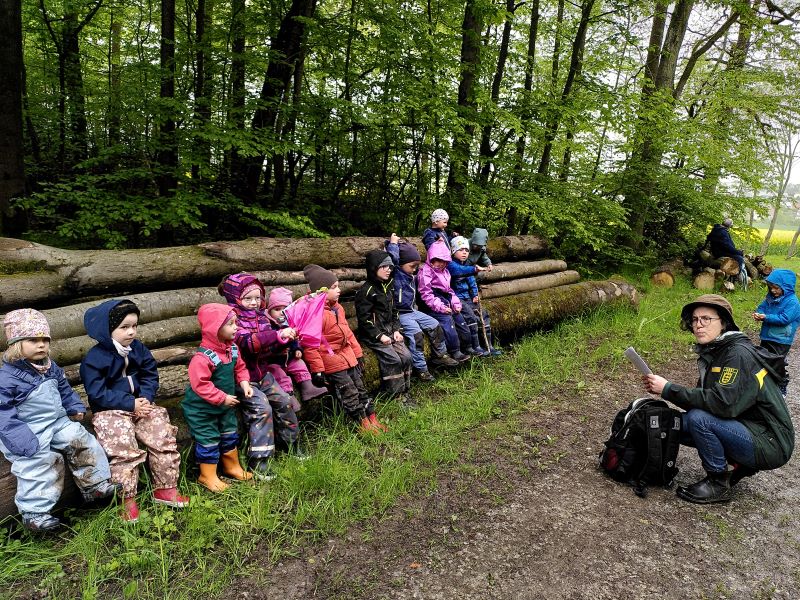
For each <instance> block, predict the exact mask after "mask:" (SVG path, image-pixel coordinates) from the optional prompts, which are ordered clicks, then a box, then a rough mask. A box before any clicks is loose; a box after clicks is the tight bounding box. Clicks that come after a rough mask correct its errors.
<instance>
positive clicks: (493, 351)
mask: <svg viewBox="0 0 800 600" xmlns="http://www.w3.org/2000/svg"><path fill="white" fill-rule="evenodd" d="M489 356H503V351H502V350H500V349H499V348H492V349H490V350H489Z"/></svg>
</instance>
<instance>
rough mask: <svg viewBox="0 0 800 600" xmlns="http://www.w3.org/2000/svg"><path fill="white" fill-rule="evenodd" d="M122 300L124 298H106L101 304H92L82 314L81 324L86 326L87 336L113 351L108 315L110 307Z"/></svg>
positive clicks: (114, 349)
mask: <svg viewBox="0 0 800 600" xmlns="http://www.w3.org/2000/svg"><path fill="white" fill-rule="evenodd" d="M122 302H124V300H119V299H114V300H106V301H105V302H103V303H102V304H98V305H97V306H93V307H92V308H90V309H89V310H87V311H86V312H85V313H84V315H83V326H84V327H85V328H86V333H88V334H89V337H90V338H92V339H94V340H97V343H99V344H100V345H101V346H103V347H104V348H108V349H109V350H113V351H114V352H116V351H117V350H116V348H114V342H113V340H112V339H111V331H109V329H108V322H109V319H108V316H109V313H110V312H111V311H112V309H113V308H114V307H115V306H117V304H120V303H122Z"/></svg>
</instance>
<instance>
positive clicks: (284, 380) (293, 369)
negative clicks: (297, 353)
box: [267, 358, 311, 394]
mask: <svg viewBox="0 0 800 600" xmlns="http://www.w3.org/2000/svg"><path fill="white" fill-rule="evenodd" d="M267 371H268V372H269V373H270V374H272V376H273V377H274V378H275V381H277V382H278V385H279V386H281V389H282V390H283V391H284V392H286V393H287V394H293V393H294V385H293V383H292V382H294V383H300V382H301V381H308V380H309V379H311V373H309V372H308V367H307V366H306V363H305V362H303V359H302V358H292V359H289V361H288V362H287V363H286V367H283V366H281V365H277V364H272V365H268V366H267Z"/></svg>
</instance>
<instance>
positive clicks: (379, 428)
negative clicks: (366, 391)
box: [369, 413, 389, 433]
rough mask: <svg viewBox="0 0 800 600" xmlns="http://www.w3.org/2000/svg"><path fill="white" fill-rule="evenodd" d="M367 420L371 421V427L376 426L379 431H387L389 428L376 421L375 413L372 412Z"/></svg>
mask: <svg viewBox="0 0 800 600" xmlns="http://www.w3.org/2000/svg"><path fill="white" fill-rule="evenodd" d="M369 422H370V423H372V426H373V427H376V428H377V429H378V430H379V431H382V432H383V433H386V432H387V431H389V428H388V427H387V426H386V425H384V424H383V423H381V422H380V421H378V415H376V414H375V413H372V414H371V415H370V416H369Z"/></svg>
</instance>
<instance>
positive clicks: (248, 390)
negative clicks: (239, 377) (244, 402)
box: [239, 381, 253, 398]
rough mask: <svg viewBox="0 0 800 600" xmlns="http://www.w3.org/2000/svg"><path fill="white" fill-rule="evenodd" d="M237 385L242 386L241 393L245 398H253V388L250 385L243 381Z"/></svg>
mask: <svg viewBox="0 0 800 600" xmlns="http://www.w3.org/2000/svg"><path fill="white" fill-rule="evenodd" d="M239 385H241V386H242V392H243V393H244V397H245V398H252V397H253V386H252V385H250V382H249V381H243V382H242V383H240V384H239Z"/></svg>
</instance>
